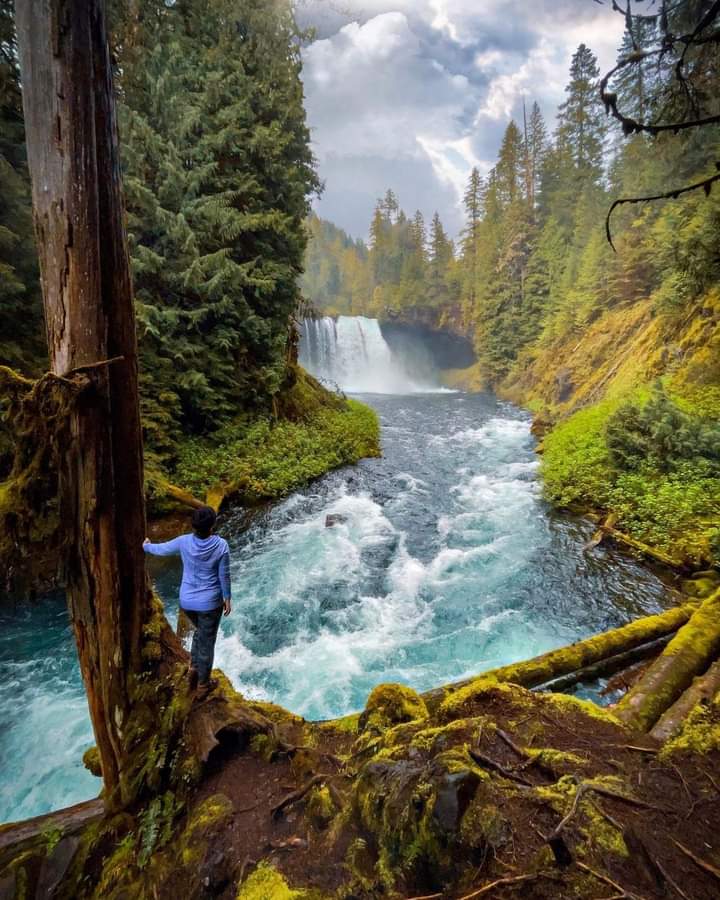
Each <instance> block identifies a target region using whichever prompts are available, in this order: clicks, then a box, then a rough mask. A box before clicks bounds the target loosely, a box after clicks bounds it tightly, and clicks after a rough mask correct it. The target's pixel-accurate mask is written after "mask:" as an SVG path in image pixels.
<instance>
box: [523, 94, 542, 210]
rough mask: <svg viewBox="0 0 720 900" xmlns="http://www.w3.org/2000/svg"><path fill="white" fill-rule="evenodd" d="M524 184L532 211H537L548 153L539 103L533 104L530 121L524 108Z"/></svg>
mask: <svg viewBox="0 0 720 900" xmlns="http://www.w3.org/2000/svg"><path fill="white" fill-rule="evenodd" d="M523 125H524V128H523V160H522V169H523V182H524V185H525V196H526V198H527V200H528V203H529V204H530V208H531V210H533V212H534V210H535V209H536V207H537V204H538V195H539V193H540V177H541V172H542V166H543V163H544V161H545V156H546V153H547V128H546V127H545V120H544V119H543V115H542V112H541V111H540V107H539V106H538V104H537V103H533V105H532V109H531V110H530V118H529V121H528V119H527V117H526V116H525V109H524V106H523Z"/></svg>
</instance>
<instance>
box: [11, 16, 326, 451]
mask: <svg viewBox="0 0 720 900" xmlns="http://www.w3.org/2000/svg"><path fill="white" fill-rule="evenodd" d="M110 13H111V22H112V29H113V30H112V40H113V45H114V52H115V57H116V64H117V76H118V77H117V83H118V89H119V99H120V132H121V144H122V147H121V151H122V162H123V170H124V171H123V174H124V186H125V194H126V202H127V208H128V228H129V236H130V247H131V255H132V267H133V276H134V283H135V293H136V310H137V317H138V324H139V337H140V352H141V369H142V379H143V391H142V399H143V421H144V426H145V431H146V442H147V444H148V447H149V449H150V451H151V453H153V454H155V455H156V457H159V459H160V460H167V459H169V458H171V457H172V454H173V448H174V445H175V443H176V442H177V439H178V437H180V436H181V435H183V434H188V433H193V432H202V431H206V430H207V429H208V428H213V427H216V426H217V425H218V424H219V423H220V422H222V421H223V420H225V419H227V418H228V417H229V416H230V415H233V414H236V413H237V412H238V411H239V410H241V409H248V408H267V407H268V405H269V403H270V401H271V399H272V397H273V396H274V395H276V394H277V392H278V390H279V388H280V386H281V384H282V382H283V379H284V378H285V375H286V367H287V358H288V349H289V340H290V335H291V316H292V314H293V311H294V310H295V308H296V306H297V304H298V302H299V290H298V286H297V279H298V275H299V273H300V271H301V269H302V265H303V255H304V251H305V244H306V232H305V230H304V228H303V222H304V220H305V218H306V216H307V213H308V208H309V207H308V197H309V195H310V194H312V192H314V191H316V190H317V189H318V187H319V182H318V180H317V176H316V174H315V169H314V161H313V157H312V153H311V150H310V146H309V132H308V129H307V126H306V122H305V110H304V107H303V89H302V83H301V81H300V68H301V60H300V46H301V35H300V34H299V33H298V31H297V28H296V26H295V22H294V19H293V15H292V9H291V6H290V4H289V3H285V2H275V3H272V4H267V3H261V2H257V0H243V2H240V3H238V2H229V0H211V3H210V4H209V5H208V4H207V3H203V4H199V3H194V2H183V3H175V4H168V3H165V2H157V0H141V2H139V3H132V4H124V3H121V2H117V3H113V4H111V8H110ZM0 103H1V104H2V105H1V107H0V271H1V272H2V275H3V277H2V279H0V335H1V337H0V363H2V364H7V365H11V366H15V367H17V368H19V369H21V370H22V371H25V372H27V373H31V374H32V373H36V372H38V371H42V370H43V369H44V368H45V362H44V349H43V340H42V324H41V310H40V300H39V286H38V276H37V265H36V259H35V250H34V246H33V240H32V226H31V213H30V193H29V180H28V175H27V169H26V164H25V153H24V135H23V123H22V111H21V104H20V93H19V73H18V69H17V63H16V50H15V38H14V30H13V4H12V3H11V2H9V0H3V2H2V5H1V6H0Z"/></svg>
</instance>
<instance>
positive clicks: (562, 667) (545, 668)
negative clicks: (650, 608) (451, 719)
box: [422, 603, 697, 709]
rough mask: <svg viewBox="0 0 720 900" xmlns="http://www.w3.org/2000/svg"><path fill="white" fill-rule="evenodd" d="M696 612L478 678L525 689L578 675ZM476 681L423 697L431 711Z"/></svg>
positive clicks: (688, 609)
mask: <svg viewBox="0 0 720 900" xmlns="http://www.w3.org/2000/svg"><path fill="white" fill-rule="evenodd" d="M696 609H697V604H696V603H688V604H685V605H683V606H676V607H673V608H672V609H668V610H666V611H665V612H662V613H658V614H657V615H654V616H646V617H645V618H642V619H637V620H636V621H635V622H630V623H629V624H628V625H623V626H621V627H620V628H614V629H612V630H611V631H604V632H602V633H601V634H596V635H594V636H593V637H590V638H587V639H586V640H583V641H576V642H575V643H574V644H570V645H569V646H567V647H561V648H559V649H557V650H551V651H550V652H549V653H543V654H542V655H541V656H536V657H534V658H533V659H529V660H526V661H524V662H519V663H513V664H512V665H509V666H501V667H500V668H498V669H490V670H489V671H487V672H483V673H481V674H480V675H478V676H477V677H478V678H491V679H495V680H496V681H505V682H511V683H512V684H519V685H521V686H522V687H526V688H536V687H539V686H540V685H543V684H547V683H548V682H550V681H552V680H554V679H556V678H559V677H561V676H563V675H568V674H570V673H572V672H578V671H579V670H581V669H584V668H587V667H588V666H591V665H593V664H595V663H599V662H601V661H602V660H605V659H609V658H610V657H613V656H617V655H618V654H620V653H625V652H627V651H629V650H633V649H635V648H637V647H640V646H642V645H646V644H649V643H650V642H651V641H655V640H657V639H658V638H662V637H666V636H667V635H671V634H673V633H674V632H675V631H677V630H678V628H680V627H681V626H683V625H685V623H686V622H688V620H689V619H690V617H691V615H692V614H693V612H694V611H695V610H696ZM475 680H476V678H466V679H463V680H462V681H456V682H453V683H452V684H448V685H445V686H444V687H441V688H435V689H434V690H431V691H428V692H427V693H425V694H423V695H422V697H423V699H424V700H425V702H426V703H427V704H428V707H429V708H430V709H432V708H433V705H435V706H437V705H438V704H440V703H441V702H442V701H443V700H444V699H445V698H446V697H447V696H449V695H450V694H453V693H455V691H458V690H460V689H461V688H464V687H467V685H469V684H472V682H473V681H475Z"/></svg>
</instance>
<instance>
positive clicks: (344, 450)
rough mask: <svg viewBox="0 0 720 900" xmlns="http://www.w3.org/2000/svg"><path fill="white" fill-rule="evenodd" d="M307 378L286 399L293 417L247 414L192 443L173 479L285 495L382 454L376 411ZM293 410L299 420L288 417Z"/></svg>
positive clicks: (259, 496) (196, 489)
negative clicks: (252, 415) (320, 478)
mask: <svg viewBox="0 0 720 900" xmlns="http://www.w3.org/2000/svg"><path fill="white" fill-rule="evenodd" d="M315 385H317V382H314V383H313V381H312V380H311V379H310V377H309V376H305V375H303V376H302V377H301V378H300V379H299V380H298V383H297V384H296V386H295V388H294V389H293V390H294V393H293V395H292V396H291V397H290V398H286V400H285V401H284V404H283V410H284V412H285V413H286V417H281V418H277V419H273V418H259V419H258V418H252V417H249V416H245V417H243V418H240V419H237V420H236V421H235V422H233V423H231V424H229V425H226V426H224V427H223V428H222V429H220V430H219V431H218V432H216V433H215V434H214V435H213V436H212V438H203V439H196V440H191V441H188V442H187V443H186V444H185V445H184V446H183V447H182V448H181V451H180V460H179V463H178V466H177V470H176V472H175V473H174V474H173V478H174V479H175V480H176V481H178V482H179V483H180V484H181V485H183V486H184V487H186V488H188V489H189V490H191V491H192V492H193V493H195V494H197V495H201V494H204V493H205V492H207V491H208V490H209V489H211V488H213V486H214V485H217V484H218V483H219V484H221V485H222V486H223V488H222V491H221V494H224V495H225V496H229V495H238V496H240V497H241V498H242V500H243V501H244V502H246V503H257V502H260V501H262V500H267V499H274V498H277V497H282V496H284V495H285V494H287V493H289V492H290V491H292V490H294V489H296V488H298V487H300V486H301V485H303V484H306V483H307V482H308V481H310V480H311V479H313V478H317V477H318V476H320V475H323V474H324V473H325V472H328V471H330V470H331V469H335V468H338V467H339V466H343V465H347V464H350V463H355V462H357V461H358V460H359V459H362V458H363V457H367V456H378V455H379V453H380V450H379V440H380V431H379V424H378V419H377V416H376V414H375V413H374V412H373V411H372V410H371V409H370V408H369V407H367V406H365V405H364V404H362V403H359V402H358V401H357V400H343V399H340V398H338V397H336V396H335V395H333V394H330V393H329V392H328V391H325V390H324V389H323V388H321V387H320V386H319V385H317V387H316V386H315ZM288 415H290V416H292V418H289V417H287V416H288Z"/></svg>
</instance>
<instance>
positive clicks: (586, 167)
mask: <svg viewBox="0 0 720 900" xmlns="http://www.w3.org/2000/svg"><path fill="white" fill-rule="evenodd" d="M599 78H600V70H599V69H598V64H597V59H596V57H595V55H594V54H593V52H592V51H591V50H590V49H589V48H588V47H586V46H585V44H580V46H579V47H578V49H577V50H576V52H575V54H574V56H573V58H572V62H571V64H570V82H569V84H568V86H567V87H566V88H565V93H566V94H567V99H566V100H565V102H564V103H563V104H562V105H561V106H560V112H559V115H558V123H559V124H558V143H559V144H564V145H566V146H567V147H568V148H569V151H570V155H571V157H572V160H573V162H574V164H575V167H576V169H577V171H578V173H579V174H580V175H581V176H582V177H583V178H591V179H595V180H597V179H599V178H600V176H601V174H602V168H603V147H604V142H605V136H606V133H607V126H606V124H605V110H604V109H603V105H602V103H601V101H600V97H599V93H598V89H597V85H598V81H599Z"/></svg>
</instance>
